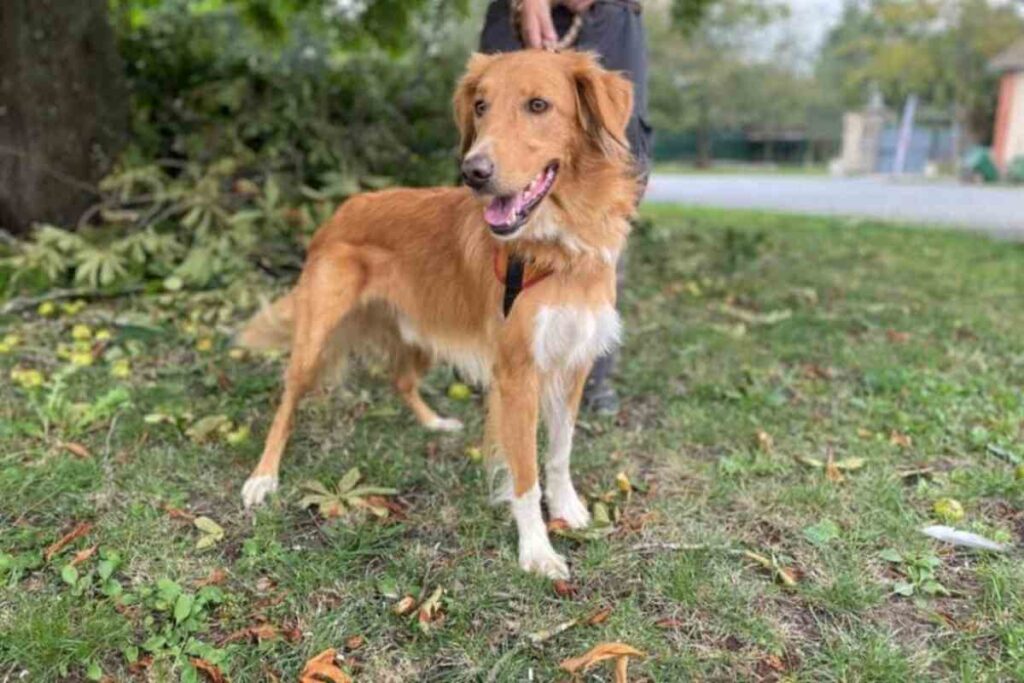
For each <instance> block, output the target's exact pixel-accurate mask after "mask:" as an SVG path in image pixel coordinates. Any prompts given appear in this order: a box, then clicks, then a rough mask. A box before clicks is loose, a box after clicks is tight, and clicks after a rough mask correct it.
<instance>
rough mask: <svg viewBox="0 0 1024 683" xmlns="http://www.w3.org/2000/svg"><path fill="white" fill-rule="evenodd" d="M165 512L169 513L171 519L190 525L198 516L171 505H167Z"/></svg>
mask: <svg viewBox="0 0 1024 683" xmlns="http://www.w3.org/2000/svg"><path fill="white" fill-rule="evenodd" d="M164 510H165V511H166V512H167V516H168V517H170V518H171V519H180V520H181V521H183V522H188V523H189V524H191V523H192V522H194V521H195V519H196V516H195V515H193V514H192V513H191V512H186V511H185V510H182V509H181V508H176V507H173V506H171V505H165V506H164Z"/></svg>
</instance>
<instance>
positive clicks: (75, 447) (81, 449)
mask: <svg viewBox="0 0 1024 683" xmlns="http://www.w3.org/2000/svg"><path fill="white" fill-rule="evenodd" d="M61 447H62V448H63V449H64V450H66V451H67V452H68V453H71V454H72V455H74V456H76V457H79V458H82V459H83V460H87V459H89V458H91V457H92V453H90V452H89V449H88V448H86V447H85V446H83V445H82V444H80V443H75V442H74V441H65V442H64V443H62V444H61Z"/></svg>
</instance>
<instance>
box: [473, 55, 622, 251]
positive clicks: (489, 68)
mask: <svg viewBox="0 0 1024 683" xmlns="http://www.w3.org/2000/svg"><path fill="white" fill-rule="evenodd" d="M632 104H633V87H632V85H631V84H630V82H629V81H628V80H627V79H625V78H624V77H622V76H620V75H619V74H616V73H612V72H610V71H606V70H605V69H603V68H601V66H600V65H599V64H598V62H597V60H596V59H595V58H594V57H593V56H592V55H590V54H588V53H581V52H563V53H553V52H545V51H542V50H524V51H521V52H512V53H508V54H503V55H495V56H485V55H480V54H477V55H474V56H473V57H472V58H471V59H470V61H469V65H468V67H467V70H466V75H465V76H464V77H463V78H462V80H461V82H460V83H459V86H458V89H457V90H456V92H455V103H454V105H455V117H456V122H457V123H458V126H459V132H460V134H461V136H462V146H461V152H462V177H463V181H464V182H465V183H466V184H467V185H468V186H469V187H471V188H472V189H473V190H474V192H476V193H477V195H479V196H480V197H481V198H483V199H484V201H486V202H487V204H486V208H485V210H484V218H485V220H486V221H487V224H488V225H489V226H490V229H491V232H492V233H493V234H494V235H495V236H496V237H498V238H499V239H512V238H514V237H517V236H518V235H519V234H520V233H521V232H522V230H523V227H524V226H526V225H527V224H528V223H529V222H530V218H531V216H533V214H534V213H535V212H536V211H537V210H538V209H539V207H540V206H541V205H542V204H543V203H544V202H545V199H547V198H548V197H549V196H556V195H557V193H558V188H559V186H560V182H561V177H560V176H561V175H562V174H565V173H568V172H570V171H578V170H579V166H580V164H581V162H582V161H583V160H584V159H593V157H595V156H597V157H601V158H606V159H608V160H609V161H615V162H616V163H618V164H622V163H623V161H624V160H625V159H628V156H629V144H628V142H627V139H626V125H627V123H628V122H629V116H630V113H631V110H632Z"/></svg>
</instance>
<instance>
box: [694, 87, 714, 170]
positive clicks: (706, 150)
mask: <svg viewBox="0 0 1024 683" xmlns="http://www.w3.org/2000/svg"><path fill="white" fill-rule="evenodd" d="M697 168H711V103H710V102H709V101H708V96H707V94H706V93H702V94H701V99H700V104H699V111H698V119H697Z"/></svg>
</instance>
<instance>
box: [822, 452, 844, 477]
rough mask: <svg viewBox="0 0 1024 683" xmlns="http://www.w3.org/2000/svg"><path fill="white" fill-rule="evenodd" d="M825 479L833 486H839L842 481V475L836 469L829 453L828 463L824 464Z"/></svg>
mask: <svg viewBox="0 0 1024 683" xmlns="http://www.w3.org/2000/svg"><path fill="white" fill-rule="evenodd" d="M825 478H826V479H828V480H829V481H830V482H832V483H833V484H841V483H842V481H843V474H842V472H840V471H839V468H838V467H836V461H835V459H833V457H832V454H831V453H829V454H828V462H826V463H825Z"/></svg>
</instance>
